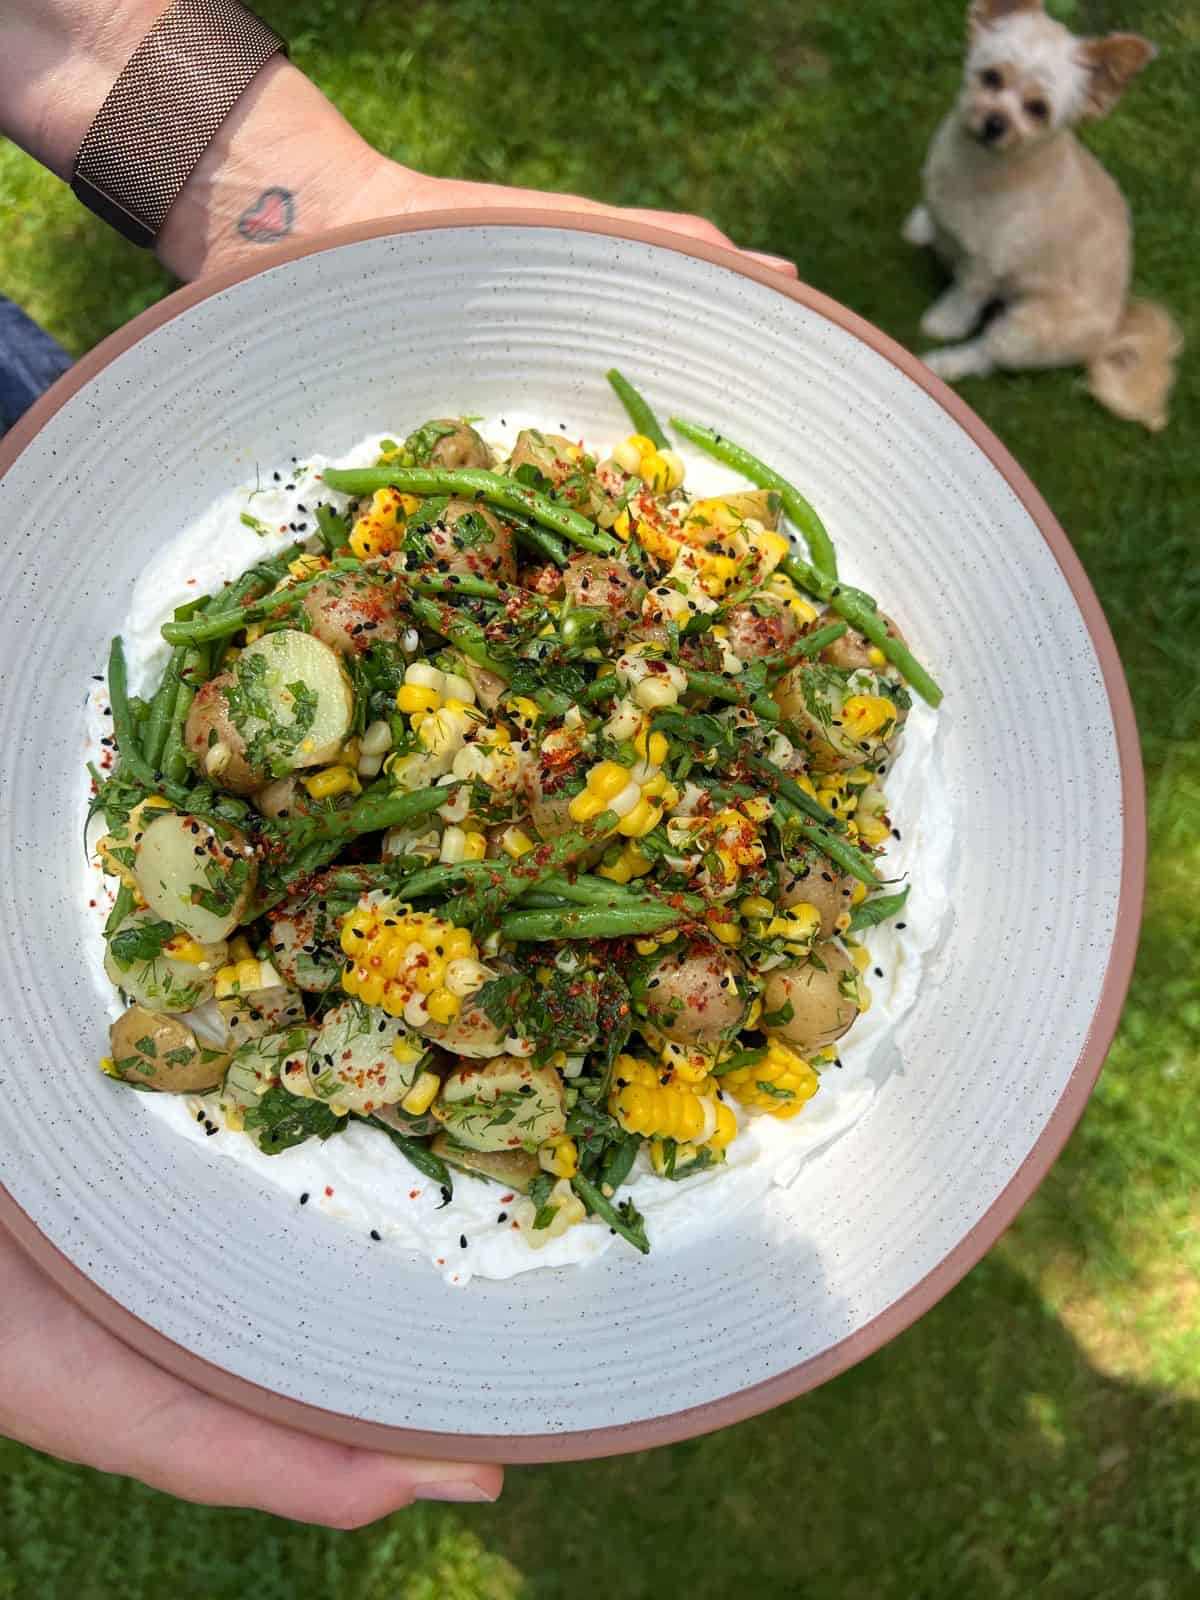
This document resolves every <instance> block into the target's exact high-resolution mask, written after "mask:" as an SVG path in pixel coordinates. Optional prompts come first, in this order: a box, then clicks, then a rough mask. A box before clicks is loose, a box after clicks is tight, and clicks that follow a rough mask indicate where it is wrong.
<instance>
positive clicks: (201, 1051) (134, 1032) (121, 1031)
mask: <svg viewBox="0 0 1200 1600" xmlns="http://www.w3.org/2000/svg"><path fill="white" fill-rule="evenodd" d="M108 1037H109V1049H110V1050H111V1052H112V1064H113V1071H114V1072H115V1073H116V1075H117V1077H119V1078H123V1079H124V1080H125V1082H126V1083H136V1084H137V1085H138V1086H139V1087H140V1088H143V1089H157V1090H159V1092H160V1093H162V1094H200V1093H202V1092H203V1091H204V1090H206V1089H215V1088H216V1086H217V1084H219V1083H220V1081H221V1079H222V1077H223V1075H224V1072H225V1067H226V1065H227V1064H228V1061H229V1052H228V1051H227V1050H214V1049H212V1048H211V1047H210V1046H209V1045H205V1044H202V1043H201V1042H200V1040H198V1039H197V1038H196V1035H195V1034H194V1033H193V1032H192V1030H191V1029H190V1028H189V1027H188V1025H187V1024H186V1023H185V1022H180V1020H179V1018H178V1017H166V1016H162V1015H161V1014H160V1013H158V1012H155V1011H147V1010H146V1008H145V1006H137V1005H134V1006H130V1008H129V1010H128V1011H126V1012H125V1013H124V1015H123V1016H120V1017H118V1018H117V1020H116V1021H115V1022H114V1023H113V1025H112V1026H111V1028H110V1029H109V1030H108Z"/></svg>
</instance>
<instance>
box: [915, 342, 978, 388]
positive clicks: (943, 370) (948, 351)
mask: <svg viewBox="0 0 1200 1600" xmlns="http://www.w3.org/2000/svg"><path fill="white" fill-rule="evenodd" d="M921 360H922V361H923V362H924V363H925V365H926V366H927V367H928V368H929V370H930V372H933V373H936V375H937V376H938V377H939V378H941V379H942V381H943V382H944V383H957V382H958V380H959V378H986V377H987V375H988V373H989V372H991V370H992V363H991V361H990V360H989V358H988V357H987V356H986V355H985V354H984V352H983V351H982V350H981V349H980V348H979V345H978V343H976V344H954V345H947V347H946V348H945V349H944V350H927V351H926V352H925V353H924V355H922V357H921Z"/></svg>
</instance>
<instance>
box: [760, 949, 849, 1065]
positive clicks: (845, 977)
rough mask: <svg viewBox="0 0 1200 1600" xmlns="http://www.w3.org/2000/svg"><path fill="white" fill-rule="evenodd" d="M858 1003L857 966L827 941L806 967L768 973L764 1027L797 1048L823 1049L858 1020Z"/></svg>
mask: <svg viewBox="0 0 1200 1600" xmlns="http://www.w3.org/2000/svg"><path fill="white" fill-rule="evenodd" d="M859 1001H860V994H859V984H858V972H857V970H856V969H855V966H854V963H853V962H852V961H851V960H850V957H849V956H848V955H846V954H845V952H844V951H842V950H841V949H840V948H839V947H838V946H837V945H836V944H834V943H833V942H832V941H829V940H826V941H824V942H823V943H820V944H817V945H815V946H814V948H813V952H812V955H811V956H810V957H809V959H808V960H807V961H806V962H804V964H803V965H802V966H796V967H777V968H776V969H775V970H774V971H773V972H769V973H768V974H767V982H766V987H765V989H764V990H763V997H762V1005H763V1014H762V1022H761V1023H760V1026H761V1028H762V1031H763V1032H764V1033H765V1034H767V1035H768V1036H769V1037H771V1038H778V1039H786V1041H787V1042H788V1044H791V1045H795V1047H796V1049H797V1050H802V1051H813V1050H823V1049H824V1048H825V1046H826V1045H829V1044H833V1043H834V1041H835V1040H837V1039H840V1038H841V1037H842V1035H843V1034H844V1033H845V1032H846V1031H847V1029H848V1028H849V1027H850V1026H851V1024H852V1023H853V1022H854V1019H855V1017H857V1016H858V1013H859V1010H860V1009H861V1007H860V1004H859Z"/></svg>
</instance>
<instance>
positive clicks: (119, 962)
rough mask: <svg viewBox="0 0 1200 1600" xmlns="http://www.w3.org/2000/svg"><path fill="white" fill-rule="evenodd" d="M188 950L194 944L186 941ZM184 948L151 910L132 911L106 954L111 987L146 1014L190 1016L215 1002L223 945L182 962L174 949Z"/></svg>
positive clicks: (192, 952) (174, 932)
mask: <svg viewBox="0 0 1200 1600" xmlns="http://www.w3.org/2000/svg"><path fill="white" fill-rule="evenodd" d="M187 942H188V943H189V944H190V943H193V941H191V940H188V941H187ZM173 943H174V944H175V945H176V946H177V947H179V946H182V945H183V944H184V940H183V938H182V937H181V936H180V935H179V933H178V930H177V929H176V928H174V927H173V926H172V925H171V924H170V923H167V922H164V921H162V920H161V919H160V918H159V917H157V916H155V914H154V912H153V911H151V910H150V909H149V908H148V907H147V908H146V909H144V910H142V911H134V912H132V913H131V915H129V916H128V917H126V918H125V919H124V921H123V922H122V923H121V925H120V927H119V928H116V929H115V930H114V932H113V935H112V937H111V938H110V939H109V941H108V946H107V948H106V950H105V952H104V970H105V972H106V973H107V975H108V979H109V982H110V983H112V984H114V985H115V987H116V988H118V989H120V990H121V991H122V993H123V994H127V995H128V996H129V998H130V999H131V1000H135V1001H136V1002H137V1004H138V1005H140V1006H144V1007H145V1009H146V1010H147V1011H191V1010H193V1009H194V1008H195V1007H196V1006H199V1005H203V1004H204V1002H205V1001H206V1000H211V998H212V993H213V984H214V980H215V978H216V974H217V969H218V967H220V966H222V965H223V964H224V961H225V953H226V945H225V941H224V939H218V940H217V941H216V942H215V943H214V944H203V945H201V944H197V945H196V946H195V948H194V949H193V950H189V951H188V952H187V953H188V954H189V955H192V956H195V957H196V958H197V959H195V960H191V961H181V960H179V959H177V958H176V957H174V956H173V955H172V954H171V946H172V944H173Z"/></svg>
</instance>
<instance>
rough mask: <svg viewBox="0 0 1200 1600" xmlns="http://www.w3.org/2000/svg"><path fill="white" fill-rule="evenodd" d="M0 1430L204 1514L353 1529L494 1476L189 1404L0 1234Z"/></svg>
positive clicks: (485, 1495)
mask: <svg viewBox="0 0 1200 1600" xmlns="http://www.w3.org/2000/svg"><path fill="white" fill-rule="evenodd" d="M0 1433H3V1434H7V1435H8V1436H10V1437H11V1438H14V1439H19V1440H20V1441H21V1442H22V1443H23V1444H28V1445H32V1446H33V1448H34V1449H36V1450H46V1451H49V1452H50V1454H52V1455H56V1456H61V1457H63V1458H64V1459H66V1460H68V1461H79V1462H82V1463H83V1464H84V1465H86V1466H90V1467H98V1468H99V1469H100V1471H102V1472H113V1473H118V1474H120V1475H121V1476H123V1477H132V1478H139V1479H140V1480H141V1481H142V1482H143V1483H148V1484H150V1485H151V1487H153V1488H155V1489H162V1490H165V1491H166V1492H167V1493H168V1494H173V1495H178V1496H179V1497H180V1498H181V1499H184V1500H197V1501H200V1502H201V1503H203V1504H205V1505H221V1506H252V1507H255V1508H256V1509H258V1510H261V1511H271V1512H274V1513H275V1515H276V1516H281V1517H290V1518H292V1519H293V1520H294V1521H297V1522H315V1523H319V1524H321V1525H322V1526H324V1527H328V1528H358V1527H362V1526H364V1525H365V1524H366V1523H368V1522H374V1521H375V1520H376V1519H377V1518H378V1517H383V1516H386V1515H387V1514H388V1512H390V1511H395V1510H397V1509H398V1508H399V1507H401V1506H407V1505H409V1504H411V1502H412V1501H413V1500H494V1499H495V1498H496V1496H497V1495H498V1494H499V1493H500V1488H501V1485H502V1482H503V1469H502V1468H500V1467H489V1466H469V1465H464V1464H461V1463H456V1462H447V1461H413V1460H407V1459H405V1458H403V1457H400V1456H387V1455H382V1454H377V1453H376V1452H374V1451H370V1450H355V1449H351V1448H349V1447H347V1446H344V1445H337V1444H328V1443H326V1442H325V1441H324V1440H322V1439H314V1438H311V1437H309V1435H307V1434H303V1433H292V1432H291V1431H289V1430H288V1429H287V1428H284V1427H281V1426H280V1425H279V1424H277V1423H274V1422H264V1421H261V1420H260V1419H259V1418H257V1417H253V1416H251V1415H250V1414H249V1413H248V1412H244V1411H240V1410H238V1409H237V1408H236V1407H235V1406H231V1405H226V1404H225V1402H224V1401H221V1400H213V1399H210V1398H209V1397H208V1396H207V1395H203V1394H200V1393H199V1392H198V1391H197V1390H195V1389H192V1388H191V1387H190V1386H189V1385H188V1384H186V1383H183V1382H181V1381H180V1380H179V1379H178V1378H173V1377H171V1376H170V1375H169V1374H168V1373H166V1372H163V1371H162V1370H161V1369H160V1368H159V1367H156V1366H155V1365H154V1364H153V1363H152V1362H150V1361H147V1360H146V1359H145V1358H144V1357H143V1356H139V1355H137V1354H135V1353H134V1351H132V1350H131V1349H129V1348H128V1346H126V1345H124V1344H122V1343H121V1341H120V1340H119V1339H117V1338H115V1337H114V1336H113V1335H112V1334H110V1333H108V1332H107V1331H106V1330H105V1329H103V1328H101V1327H100V1325H99V1324H98V1323H95V1322H93V1321H92V1320H91V1318H90V1317H88V1316H86V1315H85V1314H84V1312H82V1311H81V1310H80V1309H79V1307H78V1306H76V1305H75V1303H74V1302H73V1301H72V1300H70V1299H68V1298H67V1296H66V1295H64V1294H62V1293H61V1292H60V1291H59V1290H58V1289H57V1288H55V1286H54V1285H53V1284H52V1283H51V1282H50V1280H49V1279H48V1278H46V1277H44V1276H43V1275H42V1274H41V1273H40V1272H39V1271H38V1269H37V1268H36V1267H35V1266H34V1265H33V1264H32V1263H31V1262H30V1261H29V1260H28V1258H27V1257H26V1256H25V1255H24V1253H23V1252H22V1251H21V1250H20V1249H19V1248H18V1246H17V1245H16V1244H15V1243H14V1242H13V1240H12V1239H11V1238H10V1237H9V1235H8V1234H7V1233H5V1232H4V1230H3V1229H2V1228H0Z"/></svg>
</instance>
